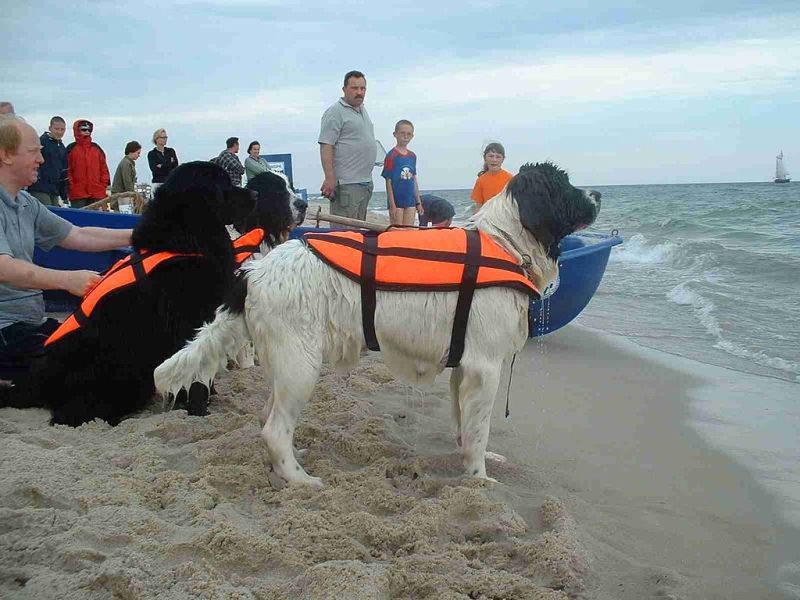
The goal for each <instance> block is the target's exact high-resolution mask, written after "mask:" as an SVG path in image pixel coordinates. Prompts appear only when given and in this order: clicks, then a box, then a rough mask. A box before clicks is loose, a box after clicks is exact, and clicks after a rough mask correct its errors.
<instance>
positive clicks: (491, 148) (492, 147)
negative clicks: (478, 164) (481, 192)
mask: <svg viewBox="0 0 800 600" xmlns="http://www.w3.org/2000/svg"><path fill="white" fill-rule="evenodd" d="M489 152H494V153H495V154H502V155H503V158H505V157H506V149H505V148H503V144H501V143H500V142H490V143H488V144H486V148H484V149H483V168H482V169H481V170H480V171H478V177H480V176H481V175H483V174H484V173H486V172H487V171H488V170H489V165H487V164H486V155H487V154H489Z"/></svg>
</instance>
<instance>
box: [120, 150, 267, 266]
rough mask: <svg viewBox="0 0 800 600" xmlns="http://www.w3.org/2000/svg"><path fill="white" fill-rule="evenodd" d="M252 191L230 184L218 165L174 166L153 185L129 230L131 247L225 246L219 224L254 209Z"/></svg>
mask: <svg viewBox="0 0 800 600" xmlns="http://www.w3.org/2000/svg"><path fill="white" fill-rule="evenodd" d="M255 205H256V203H255V194H254V193H253V192H251V191H250V190H246V189H243V188H239V187H235V186H234V185H232V184H231V180H230V177H229V176H228V174H227V173H226V172H225V170H224V169H222V167H219V166H217V165H215V164H212V163H210V162H207V161H196V162H190V163H185V164H182V165H180V166H178V167H177V168H176V169H175V170H174V171H173V172H172V173H170V175H169V176H168V177H167V180H166V181H165V182H164V183H163V184H162V185H160V186H159V187H158V189H157V190H156V193H155V197H154V198H153V200H152V202H150V204H149V205H148V207H147V209H146V210H145V211H144V214H143V215H142V220H141V222H140V223H139V225H138V226H137V227H136V229H135V230H134V233H133V245H134V247H135V248H137V249H140V248H146V249H149V250H171V251H179V252H207V246H208V245H214V246H220V245H221V244H222V240H223V239H224V240H226V242H227V244H228V245H230V237H229V236H228V234H227V232H226V230H225V225H229V224H232V223H234V222H235V221H240V220H242V219H244V218H245V217H246V216H247V215H248V214H250V213H251V212H253V209H254V208H255Z"/></svg>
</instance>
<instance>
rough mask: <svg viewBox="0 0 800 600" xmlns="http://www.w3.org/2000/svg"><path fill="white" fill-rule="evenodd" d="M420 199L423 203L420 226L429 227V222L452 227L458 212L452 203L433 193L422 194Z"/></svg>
mask: <svg viewBox="0 0 800 600" xmlns="http://www.w3.org/2000/svg"><path fill="white" fill-rule="evenodd" d="M419 200H420V204H422V212H421V213H420V215H419V226H420V227H427V226H428V223H431V224H433V226H434V227H450V224H451V223H452V222H453V217H454V216H455V214H456V210H455V209H454V208H453V205H452V204H450V203H449V202H448V201H447V200H445V199H444V198H441V197H439V196H434V195H433V194H421V195H420V197H419Z"/></svg>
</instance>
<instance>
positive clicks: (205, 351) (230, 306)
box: [153, 273, 251, 403]
mask: <svg viewBox="0 0 800 600" xmlns="http://www.w3.org/2000/svg"><path fill="white" fill-rule="evenodd" d="M246 297H247V278H246V274H245V273H240V275H239V276H238V278H237V280H236V283H235V284H234V286H233V288H232V290H231V292H230V294H229V296H228V298H227V299H226V301H225V303H224V304H223V305H222V306H220V307H219V308H217V313H216V317H215V318H214V320H213V321H212V322H211V323H208V324H206V325H203V327H201V328H200V329H198V330H197V334H196V335H195V337H194V339H193V340H192V341H190V342H189V343H188V344H186V346H184V347H183V348H182V349H181V350H179V351H178V352H176V353H175V354H173V355H172V356H171V357H170V358H168V359H167V360H165V361H164V362H163V363H161V364H160V365H159V366H158V367H156V370H155V372H154V373H153V379H154V380H155V384H156V390H157V391H159V392H160V393H161V394H162V396H163V397H164V399H165V401H167V402H169V403H171V402H172V400H167V399H169V398H174V397H175V396H176V395H177V393H178V392H179V391H181V390H182V389H186V390H188V389H189V388H190V387H191V385H192V384H193V383H194V382H200V383H203V384H205V385H206V387H208V388H209V389H210V388H211V381H212V380H213V379H214V376H215V375H216V374H217V373H219V372H220V371H224V370H225V368H226V366H227V364H228V359H231V358H234V357H235V356H236V354H237V353H238V352H239V350H241V349H242V348H243V347H244V346H245V345H246V344H247V343H249V342H250V340H251V338H250V332H249V330H248V329H247V322H246V321H245V315H244V301H245V298H246Z"/></svg>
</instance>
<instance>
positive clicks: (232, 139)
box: [225, 137, 239, 148]
mask: <svg viewBox="0 0 800 600" xmlns="http://www.w3.org/2000/svg"><path fill="white" fill-rule="evenodd" d="M238 143H239V138H238V137H229V138H228V139H227V140H225V148H233V147H234V146H235V145H236V144H238Z"/></svg>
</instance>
